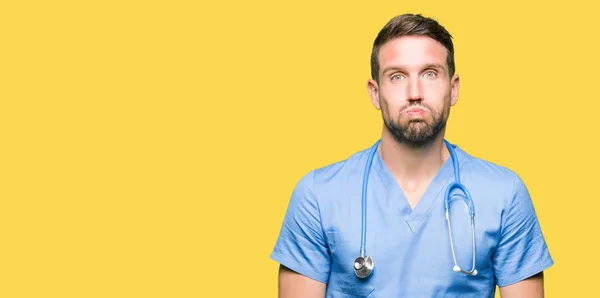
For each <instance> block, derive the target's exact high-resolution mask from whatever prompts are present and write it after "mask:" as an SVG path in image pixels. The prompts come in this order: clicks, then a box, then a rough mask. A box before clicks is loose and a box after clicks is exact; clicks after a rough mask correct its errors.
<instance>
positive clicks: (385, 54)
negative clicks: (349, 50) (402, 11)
mask: <svg viewBox="0 0 600 298" xmlns="http://www.w3.org/2000/svg"><path fill="white" fill-rule="evenodd" d="M446 56H447V50H446V48H445V47H444V46H443V45H442V44H441V43H439V42H437V41H435V40H434V39H432V38H429V37H422V36H404V37H400V38H396V39H393V40H390V41H388V42H387V43H385V44H384V45H383V46H382V47H381V48H380V51H379V68H380V70H379V83H377V82H376V81H374V80H369V83H368V87H369V93H370V95H371V99H372V102H373V105H374V106H375V107H376V108H377V109H378V110H381V113H382V116H383V121H384V123H385V125H386V127H387V129H388V130H389V131H390V132H391V134H392V135H393V136H394V138H395V139H396V140H397V141H399V142H401V143H405V144H409V145H411V146H413V147H418V146H422V145H424V144H427V143H429V142H430V141H431V140H433V139H435V137H436V136H437V135H438V134H439V132H440V131H441V130H442V129H443V128H444V127H445V125H446V121H447V119H448V115H449V113H450V107H451V106H453V105H455V104H456V101H457V99H458V85H459V83H458V76H457V75H454V77H453V78H450V77H449V73H448V65H447V63H446Z"/></svg>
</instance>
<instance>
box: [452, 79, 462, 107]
mask: <svg viewBox="0 0 600 298" xmlns="http://www.w3.org/2000/svg"><path fill="white" fill-rule="evenodd" d="M450 87H451V88H452V90H451V92H452V93H451V99H450V106H454V105H455V104H456V102H457V101H458V89H459V87H460V78H459V77H458V74H454V76H452V80H451V81H450Z"/></svg>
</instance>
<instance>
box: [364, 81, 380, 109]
mask: <svg viewBox="0 0 600 298" xmlns="http://www.w3.org/2000/svg"><path fill="white" fill-rule="evenodd" d="M367 90H368V91H369V96H370V97H371V103H372V104H373V106H374V107H375V108H376V109H378V110H381V105H380V104H379V85H378V84H377V81H375V80H373V79H369V81H367Z"/></svg>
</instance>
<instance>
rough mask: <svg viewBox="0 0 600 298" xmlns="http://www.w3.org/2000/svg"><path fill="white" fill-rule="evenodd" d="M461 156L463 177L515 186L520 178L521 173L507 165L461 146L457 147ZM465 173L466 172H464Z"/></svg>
mask: <svg viewBox="0 0 600 298" xmlns="http://www.w3.org/2000/svg"><path fill="white" fill-rule="evenodd" d="M456 151H457V153H458V154H459V155H460V156H461V157H462V158H461V164H460V167H461V170H462V171H461V177H465V176H467V177H466V178H467V179H475V180H478V181H479V182H487V183H502V184H504V185H505V186H511V187H512V186H514V184H515V183H516V182H517V181H519V180H520V177H519V175H518V174H517V172H516V171H514V170H513V169H511V168H509V167H507V166H506V165H502V164H498V163H495V162H492V161H490V160H487V159H485V158H483V157H479V156H474V155H472V154H470V153H468V152H466V151H465V150H463V149H462V148H460V147H458V146H457V147H456ZM462 173H465V174H462Z"/></svg>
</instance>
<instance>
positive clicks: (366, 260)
mask: <svg viewBox="0 0 600 298" xmlns="http://www.w3.org/2000/svg"><path fill="white" fill-rule="evenodd" d="M374 266H375V264H374V263H373V259H371V257H369V256H366V257H358V258H356V260H354V273H356V276H358V277H359V278H365V277H367V276H369V275H370V274H371V272H373V267H374Z"/></svg>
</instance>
